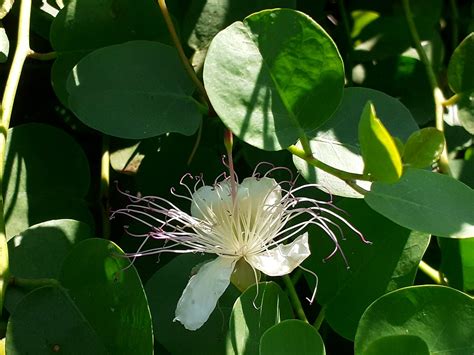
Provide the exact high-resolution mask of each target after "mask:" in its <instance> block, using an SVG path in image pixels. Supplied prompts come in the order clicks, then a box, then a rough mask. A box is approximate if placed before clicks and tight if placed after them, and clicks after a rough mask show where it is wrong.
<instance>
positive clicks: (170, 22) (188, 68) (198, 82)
mask: <svg viewBox="0 0 474 355" xmlns="http://www.w3.org/2000/svg"><path fill="white" fill-rule="evenodd" d="M158 5H159V6H160V10H161V13H162V14H163V18H164V19H165V23H166V26H167V27H168V31H169V33H170V36H171V40H172V41H173V43H174V45H175V47H176V50H177V51H178V55H179V58H180V59H181V62H182V63H183V65H184V69H185V70H186V72H187V73H188V75H189V77H190V78H191V80H192V81H193V83H194V85H195V86H196V88H197V89H198V90H199V93H200V95H201V96H202V97H203V98H204V99H205V100H206V102H207V103H208V105H209V109H210V108H211V107H212V106H211V103H210V101H209V98H208V96H207V92H206V89H205V88H204V85H203V84H202V82H201V80H199V78H198V77H197V75H196V72H195V71H194V69H193V67H192V66H191V64H190V63H189V59H188V58H187V57H186V54H185V53H184V50H183V46H182V45H181V41H180V40H179V37H178V34H177V33H176V29H175V28H174V24H173V20H171V16H170V13H169V11H168V7H167V6H166V1H165V0H158Z"/></svg>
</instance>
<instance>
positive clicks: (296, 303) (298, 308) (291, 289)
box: [283, 275, 309, 323]
mask: <svg viewBox="0 0 474 355" xmlns="http://www.w3.org/2000/svg"><path fill="white" fill-rule="evenodd" d="M283 281H284V282H285V285H286V289H287V290H288V294H289V296H290V300H291V303H292V304H293V309H294V310H295V312H296V315H297V316H298V318H299V319H301V320H302V321H303V322H306V323H309V322H308V318H306V314H305V313H304V310H303V306H302V305H301V302H300V299H299V298H298V294H297V293H296V290H295V286H294V285H293V282H291V279H290V277H289V276H288V275H284V276H283Z"/></svg>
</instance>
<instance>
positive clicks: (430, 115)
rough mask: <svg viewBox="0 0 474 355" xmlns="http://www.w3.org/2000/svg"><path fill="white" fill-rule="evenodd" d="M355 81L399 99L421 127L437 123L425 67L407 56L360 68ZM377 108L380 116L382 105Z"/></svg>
mask: <svg viewBox="0 0 474 355" xmlns="http://www.w3.org/2000/svg"><path fill="white" fill-rule="evenodd" d="M439 41H440V42H441V39H440V40H439ZM380 78H384V79H383V80H380ZM352 80H353V82H354V83H355V84H357V85H360V86H363V87H367V88H371V89H376V90H379V91H382V92H384V93H386V94H387V95H390V96H392V97H396V98H397V99H399V100H400V102H401V103H402V104H403V105H405V106H406V107H407V108H408V110H409V111H410V113H411V114H412V115H413V117H414V118H415V120H416V122H417V123H418V124H420V125H422V124H426V123H427V122H429V121H431V120H434V119H435V112H434V110H433V107H434V99H433V94H432V93H431V87H430V84H429V81H428V78H427V76H426V71H425V67H424V64H423V63H422V62H421V61H420V60H418V59H415V58H413V57H411V56H409V54H408V53H405V54H403V55H400V56H395V57H393V56H391V57H388V58H385V59H380V60H377V61H368V62H363V63H360V64H357V65H356V66H354V69H353V71H352ZM374 105H375V107H376V109H377V112H379V113H380V108H379V105H377V103H374ZM382 119H383V117H382Z"/></svg>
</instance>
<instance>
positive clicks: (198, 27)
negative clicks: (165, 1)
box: [183, 0, 296, 73]
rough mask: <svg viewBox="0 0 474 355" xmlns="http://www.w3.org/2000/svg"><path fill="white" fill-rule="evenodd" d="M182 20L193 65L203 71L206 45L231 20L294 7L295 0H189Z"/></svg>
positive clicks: (197, 69)
mask: <svg viewBox="0 0 474 355" xmlns="http://www.w3.org/2000/svg"><path fill="white" fill-rule="evenodd" d="M190 3H191V5H190V6H189V8H188V11H187V13H186V16H185V18H184V21H183V32H184V36H185V38H188V40H187V42H188V45H189V47H191V48H192V49H194V51H195V52H194V54H193V57H192V60H191V62H192V65H193V67H194V69H195V70H196V72H198V73H201V72H202V66H203V64H204V59H205V58H206V54H207V49H208V47H209V43H210V42H211V40H212V39H213V38H214V36H215V35H216V34H217V33H218V32H219V31H220V30H223V29H224V28H225V27H227V26H229V25H230V24H231V23H233V22H234V21H239V20H241V19H243V18H244V17H246V16H248V15H250V14H251V13H253V12H257V11H260V10H264V9H273V8H277V7H288V8H294V7H295V5H296V1H295V0H256V1H232V0H192V1H190Z"/></svg>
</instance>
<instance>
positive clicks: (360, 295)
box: [304, 199, 430, 340]
mask: <svg viewBox="0 0 474 355" xmlns="http://www.w3.org/2000/svg"><path fill="white" fill-rule="evenodd" d="M337 207H339V208H341V209H342V210H344V211H346V213H347V215H348V216H350V218H348V220H349V222H350V223H351V224H352V225H353V226H355V227H356V228H357V229H358V230H359V231H360V232H361V233H362V234H363V235H364V237H365V238H366V239H367V240H369V241H370V242H371V243H372V244H370V245H368V244H365V243H363V242H362V241H361V240H360V238H359V236H357V235H355V234H354V232H352V231H351V230H350V229H349V228H347V227H344V226H342V225H341V228H342V232H343V234H344V237H345V240H340V241H339V242H340V247H341V249H342V252H343V253H344V255H345V256H346V258H347V264H346V263H345V262H344V260H343V258H342V255H341V254H339V253H338V254H337V255H335V256H334V257H333V258H331V259H329V260H327V261H324V258H325V257H327V256H328V255H329V254H330V253H331V252H332V251H333V250H334V243H333V241H332V240H331V239H330V238H329V237H327V236H326V235H323V233H322V232H321V231H320V230H316V229H310V239H309V240H310V246H311V255H310V257H309V258H308V259H307V260H306V261H305V263H304V266H305V267H306V268H308V269H310V270H312V271H314V272H315V273H316V274H317V275H318V279H319V282H318V289H317V293H316V301H318V303H320V304H321V305H323V306H324V307H325V309H326V313H325V319H326V321H327V322H328V323H329V325H330V326H331V328H332V329H334V330H335V331H336V332H337V333H338V334H340V335H341V336H343V337H345V338H347V339H350V340H354V337H355V334H356V330H357V325H358V322H359V319H360V317H361V316H362V314H363V313H364V311H365V309H366V308H367V307H368V306H369V305H370V304H371V303H372V302H373V301H375V300H376V299H377V298H378V297H380V296H381V295H383V294H384V293H387V292H390V291H393V290H395V289H397V288H401V287H406V286H410V285H412V284H413V280H414V279H415V275H416V272H417V270H418V265H419V263H420V260H421V258H422V257H423V255H424V253H425V250H426V248H427V246H428V244H429V241H430V237H429V235H427V234H422V233H419V232H413V231H410V230H408V229H405V228H402V227H400V226H399V225H397V224H395V223H393V222H391V221H390V220H388V219H386V218H384V217H383V216H381V215H380V214H378V213H376V212H375V211H373V210H371V209H370V208H369V207H368V206H367V205H366V204H365V203H364V201H361V200H356V199H345V200H343V201H341V202H340V203H338V204H337ZM381 231H383V233H381ZM348 268H349V269H348ZM305 277H306V279H307V281H308V283H309V284H310V285H311V286H312V285H314V282H315V280H314V276H313V275H311V274H309V273H307V274H305Z"/></svg>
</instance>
